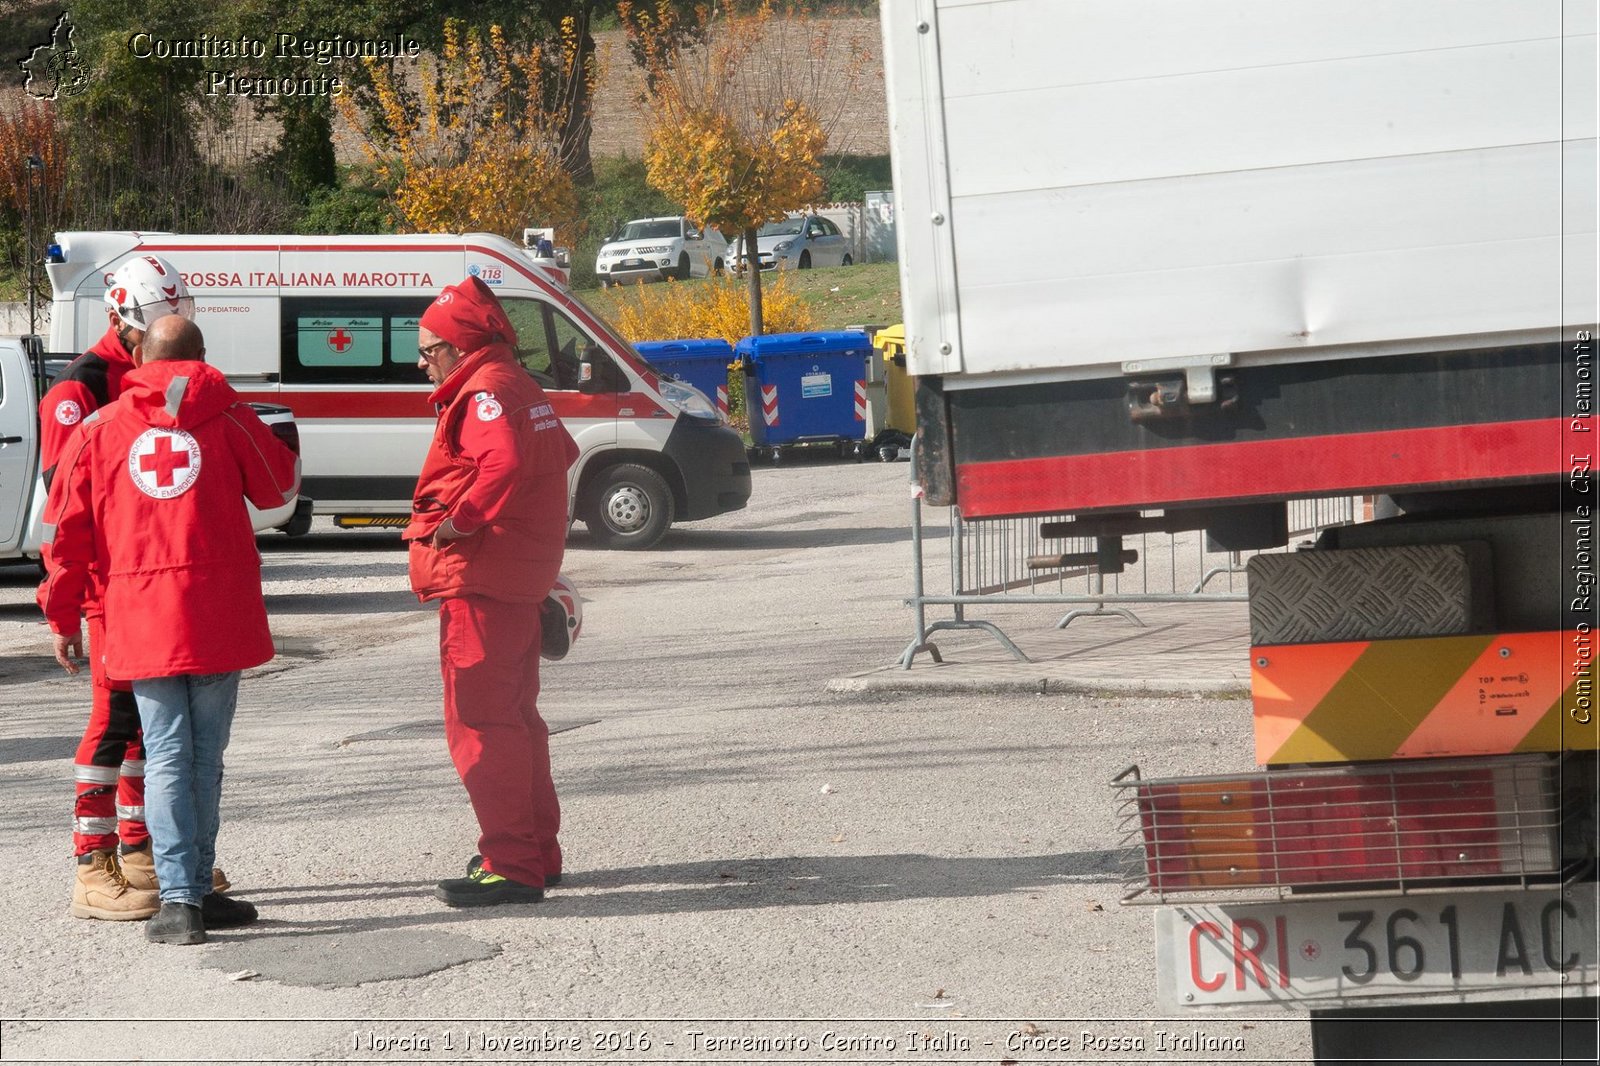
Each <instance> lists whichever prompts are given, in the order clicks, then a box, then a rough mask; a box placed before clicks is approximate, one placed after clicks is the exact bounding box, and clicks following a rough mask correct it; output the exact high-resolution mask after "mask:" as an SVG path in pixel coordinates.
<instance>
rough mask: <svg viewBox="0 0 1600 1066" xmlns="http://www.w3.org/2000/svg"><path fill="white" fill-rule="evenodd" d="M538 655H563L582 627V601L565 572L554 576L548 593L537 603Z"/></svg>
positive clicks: (570, 647) (545, 656)
mask: <svg viewBox="0 0 1600 1066" xmlns="http://www.w3.org/2000/svg"><path fill="white" fill-rule="evenodd" d="M539 623H540V636H539V641H540V643H539V658H541V659H549V660H550V661H551V662H555V661H556V660H558V659H564V658H566V656H567V652H569V651H571V650H572V645H573V644H574V643H575V642H576V641H577V639H578V634H579V633H581V632H582V631H583V601H582V600H581V599H579V598H578V590H577V589H576V588H575V587H573V584H572V582H571V581H569V580H567V576H566V575H565V574H561V575H559V576H558V577H557V578H556V583H555V585H554V586H553V587H552V588H551V589H550V595H548V596H546V597H545V598H544V603H542V604H540V605H539Z"/></svg>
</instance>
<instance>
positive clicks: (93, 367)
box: [39, 326, 133, 485]
mask: <svg viewBox="0 0 1600 1066" xmlns="http://www.w3.org/2000/svg"><path fill="white" fill-rule="evenodd" d="M132 369H133V356H131V355H129V354H128V349H126V348H124V347H123V346H122V340H121V338H119V337H118V336H117V329H116V327H115V326H113V327H111V328H110V329H108V330H106V332H105V336H103V337H101V338H100V339H99V340H98V341H96V342H95V344H94V347H93V348H90V349H89V350H88V351H86V352H84V353H83V354H82V355H80V356H78V358H76V359H74V360H73V361H72V362H71V363H69V364H67V368H66V369H65V370H63V371H62V372H61V374H60V376H59V377H57V378H56V380H55V384H53V385H51V386H50V389H49V391H48V392H46V393H45V394H44V399H42V400H40V401H39V460H40V461H39V469H40V470H42V471H44V483H45V484H46V485H49V484H50V482H51V480H52V479H53V475H54V473H55V468H56V462H57V461H58V460H59V459H60V458H61V451H62V449H63V448H65V447H66V446H67V440H68V438H69V437H71V436H72V432H73V430H75V429H77V428H78V423H79V422H82V421H83V420H84V419H85V418H88V417H89V416H90V415H92V414H94V413H95V412H96V411H97V410H99V409H100V408H102V407H104V406H105V405H106V404H108V403H110V402H111V401H112V400H115V399H116V398H117V397H118V396H121V395H122V378H123V375H125V374H127V372H128V371H130V370H132Z"/></svg>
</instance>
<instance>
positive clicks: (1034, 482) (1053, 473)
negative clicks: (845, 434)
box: [956, 418, 1567, 518]
mask: <svg viewBox="0 0 1600 1066" xmlns="http://www.w3.org/2000/svg"><path fill="white" fill-rule="evenodd" d="M1565 427H1566V421H1565V420H1564V419H1560V418H1546V419H1534V420H1531V421H1523V422H1489V423H1483V424H1479V425H1467V426H1439V427H1430V428H1426V429H1404V430H1391V431H1386V432H1379V433H1350V434H1334V435H1329V436H1321V437H1301V438H1295V439H1288V440H1267V441H1250V442H1246V443H1239V444H1204V445H1195V446H1192V447H1186V448H1161V449H1155V450H1151V451H1123V452H1108V453H1104V454H1099V455H1059V456H1046V457H1042V458H1037V459H1009V460H999V461H995V462H983V463H961V464H958V465H957V466H956V503H957V505H958V506H960V508H961V513H962V514H963V515H964V516H966V517H968V518H981V517H989V518H993V517H998V516H1002V515H1019V514H1044V513H1049V512H1053V511H1089V510H1097V509H1104V508H1127V507H1134V506H1145V505H1148V504H1149V501H1151V500H1161V501H1163V503H1173V504H1178V503H1186V502H1200V501H1207V502H1215V501H1227V500H1250V499H1261V498H1275V497H1277V498H1281V497H1291V496H1321V495H1335V494H1337V495H1348V494H1351V493H1353V492H1359V491H1361V490H1362V489H1363V488H1365V489H1369V490H1379V491H1381V490H1383V489H1384V488H1386V487H1394V488H1399V487H1418V486H1426V485H1460V484H1463V478H1462V472H1463V471H1470V472H1471V473H1470V477H1469V478H1468V479H1467V483H1477V482H1480V481H1485V482H1487V481H1500V480H1509V479H1526V478H1538V477H1552V476H1561V475H1564V474H1565V473H1566V472H1567V456H1566V452H1565V451H1563V449H1562V432H1563V430H1564V429H1565Z"/></svg>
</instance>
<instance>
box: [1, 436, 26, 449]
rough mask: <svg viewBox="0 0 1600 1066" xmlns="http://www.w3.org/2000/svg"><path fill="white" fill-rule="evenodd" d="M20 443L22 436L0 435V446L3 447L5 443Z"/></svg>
mask: <svg viewBox="0 0 1600 1066" xmlns="http://www.w3.org/2000/svg"><path fill="white" fill-rule="evenodd" d="M21 443H22V438H21V437H0V447H3V446H4V445H7V444H21Z"/></svg>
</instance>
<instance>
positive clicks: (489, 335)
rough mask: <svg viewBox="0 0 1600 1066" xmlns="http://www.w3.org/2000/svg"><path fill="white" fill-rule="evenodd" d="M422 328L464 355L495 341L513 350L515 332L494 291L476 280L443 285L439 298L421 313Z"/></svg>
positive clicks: (515, 339)
mask: <svg viewBox="0 0 1600 1066" xmlns="http://www.w3.org/2000/svg"><path fill="white" fill-rule="evenodd" d="M422 328H423V329H425V330H427V331H428V332H430V333H432V334H434V335H435V336H437V337H438V338H439V339H440V340H446V341H449V342H450V343H451V344H453V345H455V346H456V347H457V348H459V349H461V350H462V351H463V352H475V351H477V350H478V349H479V348H486V347H488V346H489V345H490V344H492V343H494V342H495V341H503V342H504V343H506V344H509V345H511V346H513V347H515V346H516V343H517V331H516V330H515V329H513V328H512V326H511V319H509V318H507V317H506V312H505V309H504V308H503V307H501V306H500V301H499V300H498V299H496V297H495V294H494V290H493V289H491V288H489V286H487V285H485V284H484V283H483V282H482V281H479V280H478V279H477V278H468V279H467V280H466V281H463V282H462V283H461V284H459V285H446V286H445V287H444V291H443V292H441V293H440V294H439V298H438V299H436V300H434V301H433V303H431V304H429V305H428V309H427V310H426V311H424V312H422Z"/></svg>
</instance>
